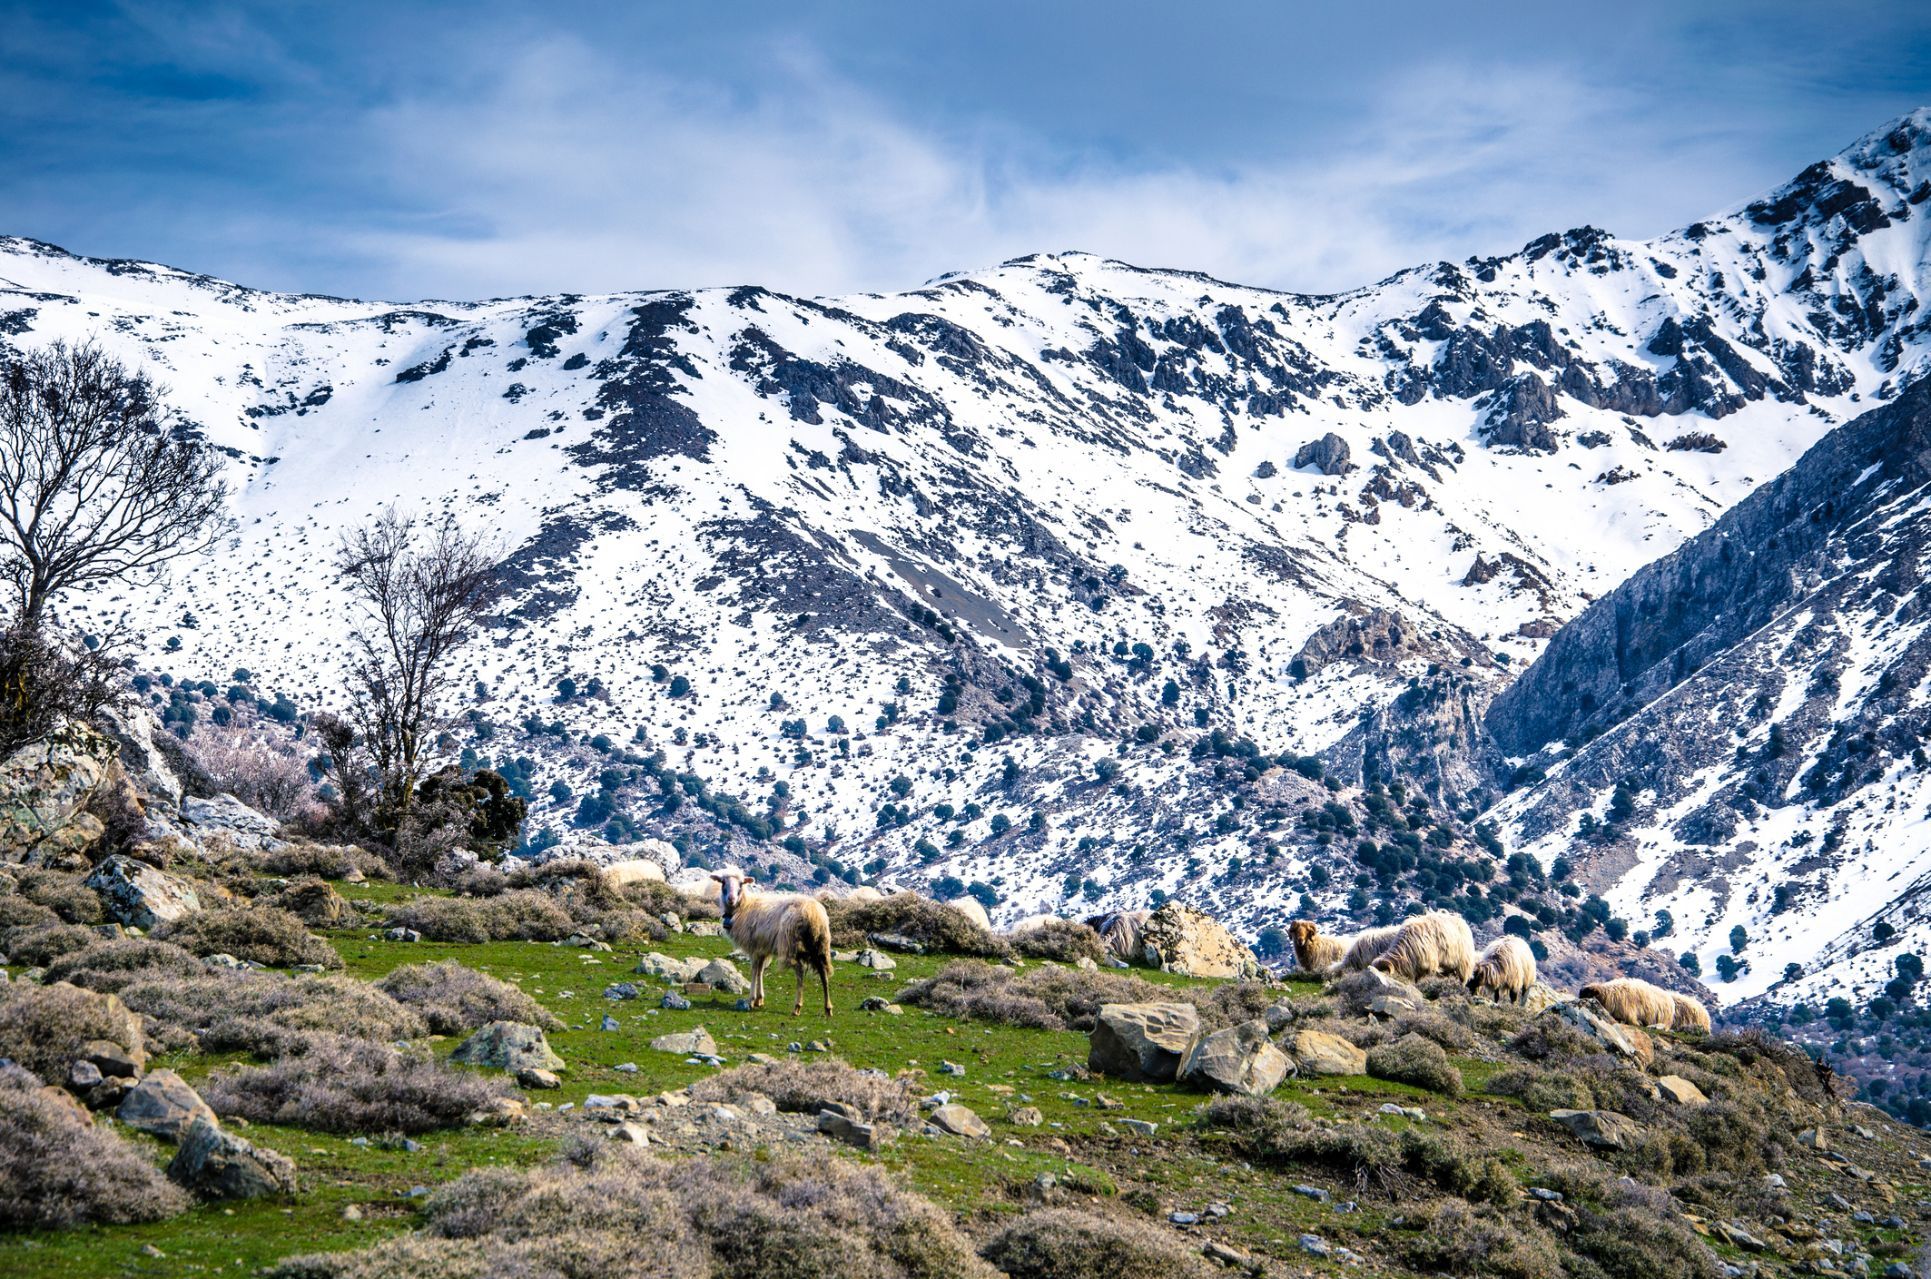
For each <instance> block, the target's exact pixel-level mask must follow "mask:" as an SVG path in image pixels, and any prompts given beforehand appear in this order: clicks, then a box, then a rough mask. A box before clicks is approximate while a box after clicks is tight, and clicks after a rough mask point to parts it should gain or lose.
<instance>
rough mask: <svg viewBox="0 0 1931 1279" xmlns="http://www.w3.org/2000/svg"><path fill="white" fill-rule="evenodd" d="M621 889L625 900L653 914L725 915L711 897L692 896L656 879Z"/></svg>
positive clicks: (717, 916)
mask: <svg viewBox="0 0 1931 1279" xmlns="http://www.w3.org/2000/svg"><path fill="white" fill-rule="evenodd" d="M620 891H621V892H622V893H623V897H624V900H625V901H627V902H629V903H630V904H631V905H632V906H635V907H636V908H637V909H639V910H646V911H649V912H650V913H651V914H653V915H658V916H661V915H663V914H664V913H665V912H666V911H668V912H669V913H671V914H673V915H676V916H677V917H678V918H679V919H721V918H723V915H724V912H723V911H721V910H720V909H718V904H717V902H715V901H713V900H712V899H711V898H709V897H691V896H688V895H687V894H685V893H682V892H679V891H678V890H677V889H675V888H672V887H671V886H670V885H669V884H666V883H662V882H660V881H658V880H654V879H644V880H639V881H637V882H636V883H634V884H625V885H624V886H623V888H622V889H621V890H620Z"/></svg>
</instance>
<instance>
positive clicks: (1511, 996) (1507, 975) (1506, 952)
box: [1468, 934, 1535, 1004]
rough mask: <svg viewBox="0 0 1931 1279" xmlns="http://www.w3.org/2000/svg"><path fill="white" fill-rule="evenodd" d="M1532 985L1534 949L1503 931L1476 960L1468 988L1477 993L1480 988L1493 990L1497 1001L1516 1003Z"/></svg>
mask: <svg viewBox="0 0 1931 1279" xmlns="http://www.w3.org/2000/svg"><path fill="white" fill-rule="evenodd" d="M1533 985H1535V952H1534V951H1532V950H1530V949H1529V943H1527V942H1525V941H1523V940H1522V939H1521V938H1520V937H1516V936H1514V935H1512V934H1505V935H1503V936H1501V937H1498V938H1496V939H1495V940H1494V941H1492V942H1490V943H1489V945H1488V949H1486V950H1484V951H1483V952H1482V957H1481V958H1480V959H1478V960H1477V961H1476V962H1475V972H1474V974H1473V975H1472V976H1470V977H1469V979H1468V991H1469V993H1470V994H1471V995H1478V994H1480V993H1481V992H1482V991H1483V990H1492V991H1494V992H1495V999H1496V1001H1497V1002H1506V1003H1511V1004H1519V1003H1521V1002H1522V997H1523V996H1524V995H1526V994H1528V993H1529V987H1531V986H1533Z"/></svg>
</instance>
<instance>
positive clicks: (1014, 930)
mask: <svg viewBox="0 0 1931 1279" xmlns="http://www.w3.org/2000/svg"><path fill="white" fill-rule="evenodd" d="M1058 922H1059V916H1058V915H1028V916H1026V917H1025V918H1024V919H1022V920H1020V921H1019V922H1018V923H1016V924H1014V925H1013V926H1012V927H1011V928H1008V929H1007V930H1006V936H1008V937H1017V936H1019V934H1021V933H1030V932H1033V931H1035V930H1037V929H1041V928H1044V927H1045V926H1046V925H1048V924H1057V923H1058Z"/></svg>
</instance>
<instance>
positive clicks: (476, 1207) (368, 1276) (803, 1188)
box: [269, 1143, 996, 1279]
mask: <svg viewBox="0 0 1931 1279" xmlns="http://www.w3.org/2000/svg"><path fill="white" fill-rule="evenodd" d="M424 1215H425V1218H426V1221H425V1226H424V1236H418V1237H412V1238H405V1239H400V1240H391V1241H388V1242H386V1243H382V1244H378V1245H376V1247H375V1248H373V1249H371V1250H369V1251H367V1252H362V1253H349V1254H339V1255H335V1256H315V1257H304V1258H297V1259H295V1260H292V1261H287V1262H283V1263H282V1264H281V1265H279V1266H277V1267H276V1268H275V1269H274V1270H272V1271H270V1272H269V1273H270V1274H271V1276H274V1277H275V1279H405V1277H407V1279H417V1277H418V1276H430V1275H433V1276H437V1279H442V1277H444V1276H472V1275H491V1276H510V1275H574V1276H589V1275H595V1276H597V1277H598V1279H996V1272H995V1271H994V1270H993V1269H992V1267H990V1266H988V1265H987V1264H986V1263H985V1262H983V1261H981V1260H980V1259H979V1258H978V1256H976V1255H975V1254H974V1253H973V1250H972V1245H971V1244H970V1243H969V1242H968V1241H967V1240H966V1238H965V1237H964V1236H963V1235H961V1234H960V1233H959V1230H958V1228H957V1227H956V1226H955V1225H954V1224H953V1222H952V1218H951V1216H950V1215H949V1214H947V1213H945V1212H943V1211H941V1210H940V1209H939V1208H937V1207H935V1206H934V1205H932V1204H931V1203H929V1202H927V1201H926V1200H924V1199H922V1198H920V1197H919V1196H917V1195H915V1194H913V1193H911V1192H910V1191H907V1190H903V1189H901V1188H899V1187H898V1186H897V1185H895V1184H894V1183H893V1182H892V1181H891V1180H890V1179H889V1178H888V1177H887V1176H886V1175H885V1174H884V1173H882V1172H880V1171H878V1170H877V1169H873V1168H867V1167H861V1166H859V1165H857V1164H855V1163H852V1162H849V1161H847V1160H843V1159H824V1158H818V1159H809V1160H807V1159H799V1158H791V1159H779V1160H773V1161H770V1162H764V1163H749V1164H746V1163H739V1162H727V1161H725V1160H722V1159H716V1158H693V1159H682V1160H676V1161H670V1160H663V1159H659V1158H657V1157H656V1156H655V1155H653V1154H651V1153H650V1152H649V1151H644V1150H638V1149H635V1148H620V1147H618V1146H616V1145H615V1144H613V1143H596V1144H594V1145H593V1144H585V1145H583V1146H580V1147H578V1148H577V1150H576V1151H574V1152H573V1154H572V1156H571V1157H570V1158H566V1159H565V1160H563V1161H561V1162H558V1163H556V1164H552V1165H550V1166H548V1167H545V1168H539V1169H535V1170H532V1171H528V1172H515V1171H511V1170H509V1169H484V1170H478V1171H475V1172H471V1173H468V1174H466V1175H464V1176H463V1177H461V1178H459V1179H458V1180H456V1181H455V1182H452V1183H451V1184H449V1185H448V1186H446V1187H444V1188H443V1189H441V1190H439V1191H437V1192H436V1193H435V1194H433V1195H431V1196H430V1198H429V1201H428V1203H427V1205H426V1207H425V1210H424ZM443 1240H453V1241H458V1242H460V1244H461V1251H460V1252H456V1251H453V1250H445V1249H443V1248H441V1247H439V1246H437V1242H438V1241H443ZM645 1240H647V1241H648V1244H649V1246H648V1247H640V1246H639V1243H640V1241H645ZM445 1261H448V1262H450V1263H451V1265H452V1268H449V1269H442V1268H439V1267H441V1266H442V1265H443V1263H444V1262H445Z"/></svg>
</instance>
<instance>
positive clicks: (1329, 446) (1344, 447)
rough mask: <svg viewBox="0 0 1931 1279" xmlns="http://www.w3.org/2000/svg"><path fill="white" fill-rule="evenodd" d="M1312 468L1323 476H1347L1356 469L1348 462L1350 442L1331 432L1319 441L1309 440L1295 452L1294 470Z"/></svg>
mask: <svg viewBox="0 0 1931 1279" xmlns="http://www.w3.org/2000/svg"><path fill="white" fill-rule="evenodd" d="M1304 466H1311V467H1313V468H1314V469H1315V470H1317V471H1319V472H1320V473H1321V474H1323V475H1346V474H1347V473H1348V472H1349V471H1352V470H1353V469H1354V463H1353V462H1351V461H1349V460H1348V442H1347V441H1346V440H1344V439H1342V438H1341V437H1340V436H1338V435H1336V434H1335V433H1334V432H1333V431H1329V432H1328V433H1327V434H1326V435H1323V436H1322V437H1321V438H1320V439H1318V440H1309V441H1308V442H1307V443H1306V444H1303V445H1301V447H1300V448H1298V449H1296V450H1295V451H1294V469H1295V470H1297V471H1298V470H1300V469H1301V468H1302V467H1304Z"/></svg>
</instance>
